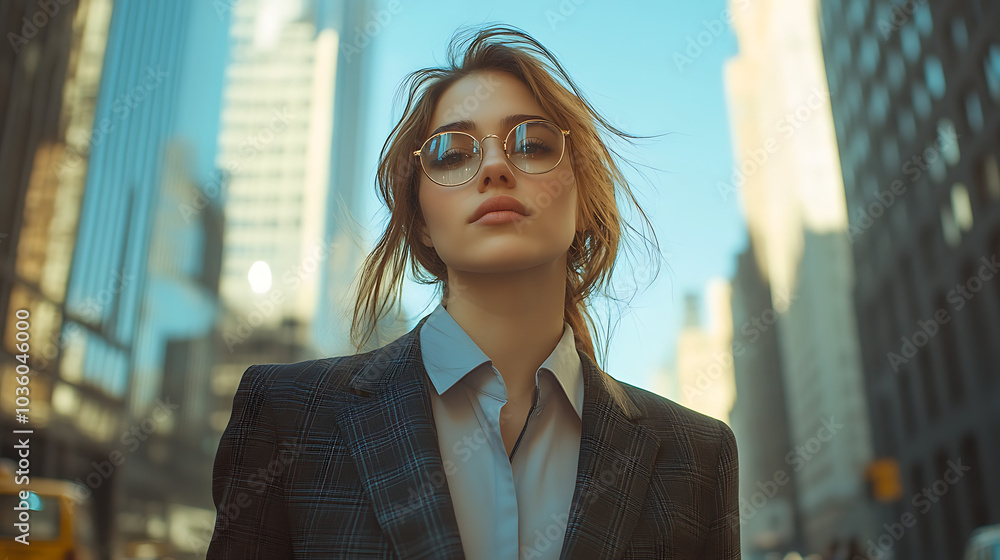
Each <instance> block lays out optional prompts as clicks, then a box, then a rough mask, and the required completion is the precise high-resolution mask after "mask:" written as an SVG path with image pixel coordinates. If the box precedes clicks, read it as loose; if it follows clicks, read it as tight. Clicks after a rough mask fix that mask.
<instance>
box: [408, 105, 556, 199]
mask: <svg viewBox="0 0 1000 560" xmlns="http://www.w3.org/2000/svg"><path fill="white" fill-rule="evenodd" d="M532 122H539V123H547V124H551V125H552V126H554V127H555V128H556V130H558V131H559V132H562V138H563V141H562V151H561V152H560V153H559V161H557V162H556V164H555V165H553V166H552V169H555V168H556V167H559V164H560V163H562V160H563V158H564V157H566V137H567V136H569V130H564V129H563V128H562V127H560V126H559V125H557V124H556V123H554V122H552V121H549V120H545V119H528V120H526V121H521V122H519V123H517V124H515V125H514V126H512V127H511V129H510V130H509V131H508V132H507V137H506V138H504V139H503V140H502V142H503V155H504V157H506V158H507V161H508V162H510V164H511V165H513V166H514V169H517V170H518V171H520V172H521V173H527V174H528V175H540V174H542V173H548V172H549V171H552V169H546V170H545V171H536V172H534V173H532V172H531V171H525V170H523V169H521V168H520V167H518V166H517V165H516V164H515V163H514V162H513V161H511V160H510V154H508V153H507V140H510V135H511V134H512V133H513V132H514V131H515V130H517V127H519V126H521V125H522V124H527V123H532ZM444 134H464V135H466V136H468V137H469V138H472V141H473V142H475V145H478V146H479V152H478V153H479V164H478V165H477V166H476V170H475V171H473V172H472V177H469V178H468V179H466V180H464V181H462V182H461V183H455V184H454V185H449V184H445V183H440V182H438V181H436V180H435V179H434V177H431V174H430V173H428V171H427V168H426V167H424V160H423V159H422V158H421V157H420V153H421V152H423V151H424V148H425V147H427V143H428V142H430V141H431V140H433V139H435V138H437V137H438V136H442V135H444ZM491 136H492V137H493V138H496V139H497V140H500V137H499V136H497V135H496V134H487V135H486V136H483V138H482V140H477V139H476V137H475V136H473V135H471V134H469V133H468V132H465V131H462V130H442V131H441V132H438V133H437V134H432V135H431V136H430V137H429V138H427V140H424V143H423V144H421V145H420V149H419V150H414V151H413V156H414V157H416V158H417V161H419V162H420V170H421V171H423V172H424V175H426V176H427V178H428V179H430V180H431V181H433V182H434V183H436V184H438V185H441V186H442V187H457V186H459V185H464V184H465V183H468V182H469V181H471V180H472V178H473V177H475V176H476V174H478V173H479V170H480V169H482V167H483V153H484V151H485V150H484V148H483V142H485V141H486V139H487V138H489V137H491Z"/></svg>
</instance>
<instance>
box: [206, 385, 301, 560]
mask: <svg viewBox="0 0 1000 560" xmlns="http://www.w3.org/2000/svg"><path fill="white" fill-rule="evenodd" d="M267 371H268V370H267V369H266V368H265V367H264V366H259V365H253V366H250V367H249V368H248V369H247V370H246V371H245V372H244V373H243V378H242V379H241V380H240V385H239V388H238V389H237V390H236V396H235V397H234V398H233V412H232V416H231V417H230V418H229V424H228V425H227V426H226V429H225V431H224V432H223V434H222V439H221V441H220V442H219V450H218V452H217V454H216V456H215V465H214V469H213V473H212V498H213V500H214V501H215V507H216V518H215V530H214V532H213V534H212V540H211V542H210V543H209V545H208V554H207V556H206V560H222V559H237V558H238V559H241V560H242V559H252V558H259V559H265V558H266V559H268V560H281V559H291V558H292V548H291V536H290V533H289V528H288V509H287V505H286V503H285V499H284V495H283V485H282V473H284V472H285V471H286V470H287V467H288V465H287V464H286V463H288V458H287V457H288V453H287V452H282V451H281V450H279V445H278V443H279V442H278V437H277V432H278V430H277V425H276V421H275V417H274V411H273V410H272V408H271V403H270V402H269V400H268V399H269V395H268V388H269V385H270V381H269V377H270V376H266V375H264V374H265V372H267ZM272 371H273V370H272Z"/></svg>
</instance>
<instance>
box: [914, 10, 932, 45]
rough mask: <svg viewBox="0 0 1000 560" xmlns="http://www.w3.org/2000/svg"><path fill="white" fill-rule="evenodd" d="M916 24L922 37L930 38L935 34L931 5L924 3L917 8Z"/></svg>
mask: <svg viewBox="0 0 1000 560" xmlns="http://www.w3.org/2000/svg"><path fill="white" fill-rule="evenodd" d="M913 20H914V23H916V24H917V31H919V32H920V35H921V36H922V37H930V36H931V33H933V32H934V21H933V18H932V17H931V7H930V3H928V2H924V3H923V4H921V5H920V7H919V8H917V11H916V13H915V14H913Z"/></svg>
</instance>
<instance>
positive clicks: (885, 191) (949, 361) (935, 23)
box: [819, 0, 1000, 559]
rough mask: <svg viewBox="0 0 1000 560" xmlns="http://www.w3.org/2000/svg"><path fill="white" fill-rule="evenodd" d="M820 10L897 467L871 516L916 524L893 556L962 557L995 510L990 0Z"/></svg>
mask: <svg viewBox="0 0 1000 560" xmlns="http://www.w3.org/2000/svg"><path fill="white" fill-rule="evenodd" d="M819 17H820V25H821V30H822V40H823V50H824V52H825V54H826V73H827V79H828V80H829V85H830V89H831V90H832V91H833V92H834V95H833V103H832V105H833V116H834V122H835V124H836V138H837V142H838V143H839V145H840V151H841V154H842V157H841V164H842V168H843V176H844V188H845V190H846V197H847V205H848V208H849V210H850V211H849V217H850V230H849V232H848V238H849V239H850V241H851V249H852V253H853V260H854V263H855V268H856V270H857V284H856V288H855V298H854V305H855V308H856V310H857V315H858V319H859V320H858V328H859V335H860V340H861V347H862V353H863V363H864V372H865V376H864V380H865V392H866V394H867V396H868V401H867V405H868V409H869V411H870V415H871V419H872V427H873V429H872V432H873V441H874V446H875V450H876V452H877V453H878V454H879V455H880V456H888V457H893V458H896V459H897V460H898V461H899V465H900V472H901V475H902V486H903V492H902V498H901V499H899V500H897V501H895V502H893V503H892V504H891V506H889V507H888V510H887V511H885V512H884V515H883V519H882V520H881V521H883V522H884V523H886V524H887V525H886V526H887V527H892V526H893V524H896V525H899V524H900V520H901V519H905V518H906V516H911V518H912V520H913V522H912V523H911V524H910V527H909V528H908V530H906V531H903V532H902V533H901V534H900V536H899V537H898V538H894V539H893V542H894V548H895V550H894V552H895V553H896V555H897V557H899V558H913V559H931V558H934V559H936V558H948V557H958V556H960V555H961V553H962V548H963V546H964V543H965V540H966V539H967V538H968V536H969V534H970V533H971V531H972V530H973V529H974V528H975V527H979V526H982V525H985V524H988V523H997V522H998V521H1000V482H998V481H997V477H996V476H995V474H996V473H997V472H1000V446H998V445H997V443H996V442H997V434H998V433H1000V408H998V407H997V403H998V402H1000V351H998V350H997V348H996V344H995V341H996V332H997V330H998V327H1000V270H998V264H997V258H998V257H1000V171H998V164H997V161H998V145H1000V37H998V36H997V32H996V31H997V29H998V28H1000V4H997V3H996V2H990V1H987V0H966V1H958V0H943V1H940V2H926V1H921V2H907V3H902V4H900V3H896V2H891V1H889V0H876V1H858V0H823V2H822V8H821V11H820V14H819ZM966 468H967V469H968V470H967V471H966V470H964V469H966ZM958 474H960V475H961V476H956V475H958ZM946 483H947V484H946ZM942 485H944V486H943V489H942ZM928 488H932V489H933V488H937V490H935V491H933V494H932V495H930V496H928V495H926V494H925V492H927V489H928ZM944 490H946V491H944ZM938 491H941V492H940V494H941V495H938ZM896 541H898V542H896Z"/></svg>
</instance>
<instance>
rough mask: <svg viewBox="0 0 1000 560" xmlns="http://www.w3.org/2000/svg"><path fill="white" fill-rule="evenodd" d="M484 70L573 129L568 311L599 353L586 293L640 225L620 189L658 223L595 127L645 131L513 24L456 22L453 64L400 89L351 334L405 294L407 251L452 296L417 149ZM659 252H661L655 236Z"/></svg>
mask: <svg viewBox="0 0 1000 560" xmlns="http://www.w3.org/2000/svg"><path fill="white" fill-rule="evenodd" d="M485 71H502V72H507V73H510V74H512V75H513V76H515V77H516V78H518V79H519V80H520V81H521V82H523V83H524V84H525V85H526V86H527V87H528V89H530V90H531V92H532V94H533V95H534V97H535V99H536V100H537V101H538V103H539V105H540V106H541V107H542V108H543V109H544V110H545V111H546V112H548V113H549V114H550V115H551V116H552V118H553V120H554V121H555V122H556V124H558V125H559V126H560V127H563V128H568V129H569V130H570V131H571V134H570V136H569V138H568V140H569V141H568V142H567V147H568V150H569V156H570V162H571V165H572V167H573V173H574V174H575V179H576V187H577V193H578V205H577V207H578V219H579V220H581V222H580V225H582V227H581V228H579V229H580V231H577V233H576V236H575V237H574V238H573V242H572V244H571V245H570V247H569V253H568V255H567V268H566V300H565V306H564V309H565V311H564V313H563V318H564V320H565V321H566V322H568V323H569V324H570V326H571V327H572V328H573V332H574V334H575V338H576V341H575V342H576V345H577V347H578V348H579V349H581V350H582V351H584V352H586V353H587V354H588V355H589V356H590V357H591V359H593V360H594V362H595V363H599V362H598V360H597V356H596V355H595V346H594V343H593V341H592V340H591V335H590V333H591V329H590V328H589V327H588V325H587V322H589V323H590V324H594V321H593V319H592V318H591V317H590V315H589V313H588V311H587V301H588V300H589V299H590V296H591V294H592V293H594V292H595V291H596V290H602V291H603V290H604V289H605V288H606V287H607V286H608V284H609V281H610V277H611V272H612V269H613V268H614V264H615V261H616V258H617V255H618V248H619V241H620V240H621V238H622V233H623V227H622V226H625V227H626V228H628V229H632V230H633V231H635V229H634V228H632V227H631V225H629V224H628V222H627V221H625V220H623V219H622V217H621V215H620V214H619V208H618V204H617V201H616V195H617V194H619V190H620V191H621V192H622V193H623V194H625V195H627V197H628V199H629V200H631V201H632V202H633V203H634V204H635V206H636V208H637V209H638V210H639V213H640V214H641V216H642V219H643V220H645V223H646V224H647V225H648V226H649V229H650V231H651V232H653V228H652V224H651V223H650V222H649V218H648V217H647V216H646V214H645V212H643V210H642V208H640V207H639V204H638V202H637V201H636V199H635V196H634V195H633V194H632V191H631V189H630V188H629V186H628V184H627V182H626V180H625V177H624V176H623V174H622V172H621V169H620V168H619V166H618V164H617V163H616V160H618V159H622V158H621V156H619V155H618V154H617V152H616V151H614V150H613V149H610V148H609V147H608V146H607V145H606V143H605V142H604V141H603V140H602V138H601V136H600V135H599V133H598V131H599V127H600V128H603V129H604V130H605V131H607V132H609V133H611V134H612V135H614V136H617V137H618V138H619V139H623V140H626V141H628V140H631V139H635V138H641V137H640V136H635V135H632V134H628V133H625V132H622V131H621V130H619V129H618V128H616V127H615V126H613V125H612V124H611V123H609V122H608V121H607V120H606V119H605V118H604V117H602V116H601V115H600V114H599V113H598V112H597V111H596V110H595V109H594V108H593V107H592V106H591V104H590V103H589V102H588V101H586V100H585V99H584V96H583V95H582V94H581V93H580V90H579V89H578V87H577V86H576V84H575V83H574V82H573V81H572V79H570V77H569V75H567V73H566V71H565V70H564V69H563V67H562V65H561V64H560V63H559V61H558V60H557V59H556V57H555V56H554V55H553V54H552V53H551V52H549V51H548V50H547V49H546V48H545V47H543V46H542V45H540V44H539V43H538V42H537V41H535V40H534V39H533V38H532V37H531V36H529V35H528V34H527V33H525V32H524V31H522V30H520V29H518V28H516V27H509V26H490V27H486V28H483V29H480V30H478V31H476V30H475V29H471V30H470V29H466V30H459V31H458V32H456V34H455V35H454V36H453V37H452V39H451V42H450V43H449V45H448V64H447V66H444V67H438V68H423V69H420V70H416V71H414V72H411V73H410V74H409V75H408V76H407V77H406V78H405V79H404V80H403V82H402V83H401V84H400V86H399V88H400V89H399V91H397V99H398V98H399V96H400V94H401V93H402V92H403V91H407V98H406V107H405V109H404V110H403V115H402V117H401V118H400V120H399V122H398V123H397V124H396V126H395V127H394V128H393V129H392V132H391V133H390V134H389V137H388V139H387V140H386V142H385V145H384V146H383V147H382V152H381V154H380V156H379V163H378V172H377V181H378V186H379V191H380V195H381V197H382V199H383V200H384V201H385V204H386V206H387V207H388V209H389V212H390V218H389V223H388V225H387V226H386V229H385V232H384V233H383V234H382V237H381V239H379V241H378V243H377V244H376V245H375V248H374V249H373V250H372V252H371V253H370V254H369V255H368V257H367V258H366V259H365V262H364V264H363V265H362V268H361V269H360V270H359V274H360V282H359V286H358V294H357V299H356V301H355V306H354V316H353V319H352V324H351V342H352V344H353V345H354V346H355V347H356V348H357V350H358V352H360V351H361V348H363V347H364V346H365V345H366V343H367V342H368V340H369V338H370V337H371V335H372V334H373V332H374V331H376V330H377V324H378V322H379V321H380V320H381V318H382V317H383V316H384V315H385V314H386V308H387V307H390V308H391V307H392V306H393V305H394V303H395V301H396V298H397V297H398V293H399V290H400V287H401V282H402V280H403V274H404V271H405V268H406V263H407V261H409V264H410V267H411V270H412V273H413V277H414V279H415V280H416V281H417V282H418V283H421V284H438V285H440V286H441V288H442V302H443V303H445V304H446V305H447V302H448V297H449V286H448V272H447V266H446V265H445V263H444V262H443V261H442V260H441V258H440V257H438V255H437V252H436V251H435V249H434V248H433V247H428V246H426V245H424V244H423V243H421V240H420V232H421V230H422V228H424V227H425V224H424V221H423V215H422V212H421V210H420V201H419V197H418V186H419V184H420V173H421V169H420V166H419V164H418V163H417V162H416V158H414V157H413V152H414V150H417V149H419V148H420V146H421V145H422V143H423V142H424V140H426V135H427V134H428V131H429V129H430V125H431V117H432V115H433V114H434V111H435V109H436V107H437V102H438V100H439V99H440V98H441V96H442V94H443V93H444V92H445V90H447V89H448V87H449V86H451V85H452V84H454V83H455V82H457V81H458V80H460V79H462V78H464V77H466V76H470V75H473V76H474V75H477V74H478V73H481V72H485ZM466 101H467V103H466V104H467V105H468V107H465V108H464V110H465V111H471V110H472V108H473V107H474V106H475V104H476V103H478V102H479V99H478V98H472V97H470V98H469V99H467V100H466ZM466 104H463V106H464V105H466ZM451 109H452V111H454V112H456V113H458V114H461V111H463V107H462V106H456V107H455V108H451ZM563 183H565V178H564V179H563ZM655 237H656V236H655V232H653V238H654V240H655ZM643 239H645V237H643ZM656 252H657V254H659V250H658V246H657V250H656ZM612 299H615V298H612ZM604 354H605V355H606V352H605V353H604Z"/></svg>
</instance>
